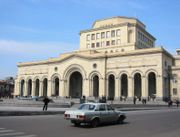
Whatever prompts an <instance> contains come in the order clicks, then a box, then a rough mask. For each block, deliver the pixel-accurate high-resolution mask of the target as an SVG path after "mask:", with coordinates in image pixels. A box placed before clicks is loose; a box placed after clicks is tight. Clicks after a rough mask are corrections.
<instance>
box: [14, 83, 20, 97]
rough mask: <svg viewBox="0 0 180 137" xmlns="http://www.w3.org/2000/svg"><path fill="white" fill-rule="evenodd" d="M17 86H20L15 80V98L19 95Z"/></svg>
mask: <svg viewBox="0 0 180 137" xmlns="http://www.w3.org/2000/svg"><path fill="white" fill-rule="evenodd" d="M19 84H20V82H18V81H17V80H15V87H14V96H16V95H20V88H19Z"/></svg>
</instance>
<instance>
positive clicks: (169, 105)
mask: <svg viewBox="0 0 180 137" xmlns="http://www.w3.org/2000/svg"><path fill="white" fill-rule="evenodd" d="M172 104H173V102H172V100H171V99H170V100H169V101H168V107H171V106H172Z"/></svg>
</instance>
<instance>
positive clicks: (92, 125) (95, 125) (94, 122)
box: [91, 118, 99, 128]
mask: <svg viewBox="0 0 180 137" xmlns="http://www.w3.org/2000/svg"><path fill="white" fill-rule="evenodd" d="M98 125H99V119H97V118H96V119H93V120H92V122H91V127H92V128H95V127H97V126H98Z"/></svg>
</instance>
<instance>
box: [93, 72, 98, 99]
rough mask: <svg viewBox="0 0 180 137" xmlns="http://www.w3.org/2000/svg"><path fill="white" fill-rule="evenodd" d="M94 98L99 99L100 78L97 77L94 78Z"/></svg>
mask: <svg viewBox="0 0 180 137" xmlns="http://www.w3.org/2000/svg"><path fill="white" fill-rule="evenodd" d="M93 96H94V97H95V98H97V97H99V77H98V76H97V75H95V76H94V77H93Z"/></svg>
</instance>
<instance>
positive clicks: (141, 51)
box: [18, 47, 173, 67]
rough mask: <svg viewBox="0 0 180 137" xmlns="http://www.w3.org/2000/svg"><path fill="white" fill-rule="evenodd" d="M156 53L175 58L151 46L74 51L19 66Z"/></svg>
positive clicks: (19, 65) (161, 49)
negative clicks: (146, 47)
mask: <svg viewBox="0 0 180 137" xmlns="http://www.w3.org/2000/svg"><path fill="white" fill-rule="evenodd" d="M154 53H164V54H166V55H167V56H169V57H171V58H173V56H172V55H171V54H169V53H168V52H167V51H166V50H164V49H163V48H161V47H160V48H151V49H137V50H134V51H128V52H114V53H94V54H88V55H85V54H78V53H74V54H72V55H69V56H67V57H65V58H63V59H61V58H54V59H49V60H45V61H37V62H26V63H19V64H18V67H25V66H34V65H49V64H53V63H61V62H63V61H66V60H68V59H71V58H74V57H78V58H81V59H86V60H93V59H105V58H113V57H123V56H133V55H137V56H138V55H147V54H154Z"/></svg>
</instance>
